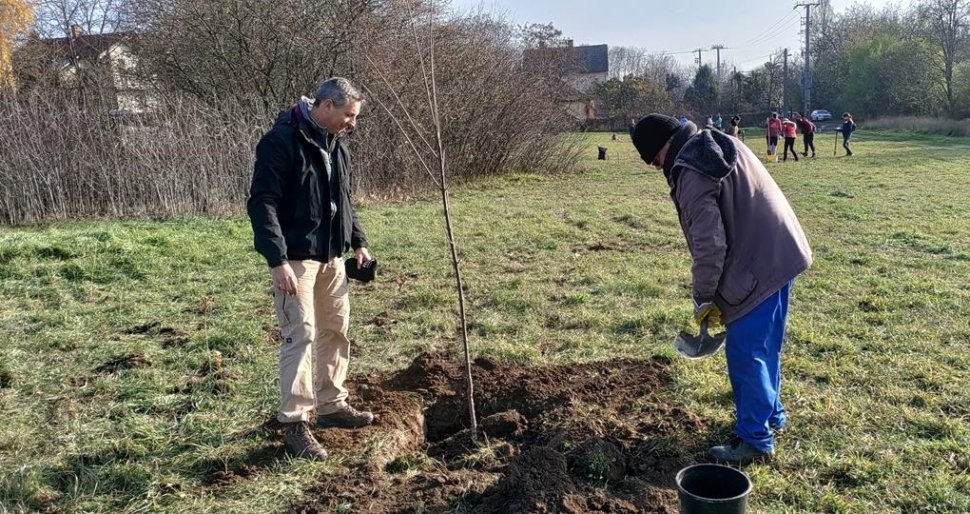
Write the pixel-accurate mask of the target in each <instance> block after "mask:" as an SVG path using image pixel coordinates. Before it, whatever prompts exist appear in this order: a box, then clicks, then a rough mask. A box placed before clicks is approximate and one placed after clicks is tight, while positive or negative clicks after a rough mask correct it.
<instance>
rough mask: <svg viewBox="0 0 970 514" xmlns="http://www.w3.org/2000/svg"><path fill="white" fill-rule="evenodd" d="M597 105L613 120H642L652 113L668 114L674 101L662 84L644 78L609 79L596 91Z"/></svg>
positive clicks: (598, 86)
mask: <svg viewBox="0 0 970 514" xmlns="http://www.w3.org/2000/svg"><path fill="white" fill-rule="evenodd" d="M593 96H594V97H595V99H596V104H597V105H599V106H600V107H601V109H603V110H605V114H606V115H608V116H610V117H618V118H620V119H623V120H628V119H631V118H640V117H642V116H645V115H646V114H649V113H651V112H669V111H670V109H671V108H672V107H673V100H672V99H671V97H670V93H668V92H667V91H666V90H665V89H664V88H663V87H662V86H661V85H660V84H657V83H656V82H654V81H652V80H648V79H646V78H643V77H635V76H627V77H625V78H624V79H623V80H619V79H615V78H614V79H610V80H608V81H606V82H604V83H602V84H597V85H596V87H594V89H593Z"/></svg>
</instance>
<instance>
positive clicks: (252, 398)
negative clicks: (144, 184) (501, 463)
mask: <svg viewBox="0 0 970 514" xmlns="http://www.w3.org/2000/svg"><path fill="white" fill-rule="evenodd" d="M854 139H855V140H856V141H855V143H854V150H855V151H856V152H857V153H856V155H855V156H854V157H851V158H843V157H838V158H836V157H833V156H832V151H831V146H832V143H833V141H832V134H820V135H819V141H818V143H819V144H818V146H819V149H820V152H819V155H820V157H819V158H818V159H815V160H810V159H809V160H804V159H803V160H802V161H801V162H798V163H795V162H788V163H782V164H774V165H770V168H769V169H770V170H771V172H772V174H773V175H774V176H775V178H776V180H777V181H778V183H779V184H780V185H781V187H782V189H783V190H784V191H785V192H786V194H787V195H788V197H789V199H790V201H791V202H792V204H793V206H794V208H795V211H796V213H797V215H798V216H799V219H800V220H801V222H802V224H803V225H804V227H805V229H806V231H807V233H808V235H809V239H810V241H811V243H812V246H813V250H814V255H815V264H814V266H813V267H812V268H811V269H810V270H809V271H808V272H807V273H805V274H804V275H803V276H801V277H800V278H799V279H798V280H797V281H796V283H795V288H794V290H793V299H792V310H791V318H790V324H789V334H788V340H787V343H786V344H787V346H786V353H785V356H784V364H783V366H784V368H783V371H784V380H785V383H784V387H785V389H784V393H783V400H784V401H785V402H786V405H787V407H788V409H789V413H790V424H789V427H790V428H789V429H786V432H785V434H784V435H783V436H781V438H780V439H779V442H778V449H779V452H780V453H779V458H778V459H777V460H776V461H775V462H774V463H773V464H770V465H754V466H750V467H747V468H746V471H747V472H748V473H749V474H750V475H751V477H752V480H753V482H754V484H755V485H754V492H753V494H752V497H751V508H752V510H753V511H754V512H765V513H782V512H840V513H858V512H868V513H883V512H886V513H889V512H903V513H915V512H927V513H928V512H940V513H943V512H954V513H955V512H970V387H968V384H970V141H968V140H967V139H960V138H944V137H931V136H921V135H916V134H908V133H901V132H866V131H859V132H857V133H856V135H855V136H854ZM748 141H749V143H750V144H751V145H752V146H753V148H755V150H756V153H757V154H759V155H760V154H762V153H763V150H764V146H763V142H762V141H763V140H762V139H759V138H757V137H754V135H753V131H750V130H749V136H748ZM586 143H587V144H588V145H589V150H588V151H587V152H586V154H587V155H588V156H589V157H590V161H589V162H588V163H587V164H586V170H587V171H586V172H585V173H584V174H582V175H578V176H565V177H540V176H535V175H530V174H521V175H514V176H508V177H503V178H497V179H492V180H489V181H486V182H483V183H477V184H474V185H471V186H466V187H462V188H458V189H456V190H455V191H453V194H452V200H453V210H454V216H455V227H456V232H457V237H458V244H459V247H460V251H461V257H462V266H463V273H464V276H465V279H466V286H467V296H468V300H469V318H470V323H469V325H470V337H471V344H472V348H473V352H474V353H475V354H476V355H488V356H493V357H497V358H500V359H503V360H507V361H511V362H519V363H560V364H570V363H579V362H586V361H591V360H605V359H612V358H617V357H648V356H653V355H667V356H673V355H674V352H673V350H672V347H671V345H670V341H671V339H672V337H673V336H674V335H675V334H676V333H677V332H678V331H679V330H681V329H684V328H687V327H689V323H690V318H691V308H690V299H689V256H688V254H687V252H686V246H685V244H684V241H683V235H682V234H681V232H680V228H679V226H678V224H677V221H676V218H675V212H674V208H673V206H672V204H671V203H670V200H669V197H668V195H667V192H666V185H665V183H664V180H663V177H662V176H661V175H660V174H659V173H658V172H656V171H654V170H653V169H652V168H650V167H648V166H646V165H644V164H643V163H641V162H639V160H638V159H637V158H636V156H635V154H634V152H633V150H632V147H631V146H630V145H629V142H628V138H627V137H626V136H620V141H615V142H614V141H611V140H610V138H609V137H608V135H604V134H598V135H593V136H590V138H589V139H588V141H587V142H586ZM798 144H799V145H800V144H801V142H800V141H799V142H798ZM597 145H602V146H606V147H608V148H609V153H608V155H609V157H610V159H609V160H607V161H595V160H593V158H594V157H595V154H596V150H595V147H596V146H597ZM827 148H828V149H829V151H826V149H827ZM840 153H841V152H840ZM440 210H441V209H440V205H439V203H438V202H437V201H435V200H429V201H427V202H419V203H411V204H406V205H402V204H394V205H376V204H369V205H365V206H363V207H362V208H361V209H360V211H359V214H360V216H361V218H362V221H363V224H364V227H365V229H366V230H367V232H368V237H369V239H370V241H371V247H372V250H373V253H374V255H375V256H376V257H377V258H378V260H379V261H380V265H381V275H380V280H379V281H377V282H376V283H374V284H369V285H366V286H361V285H358V284H354V285H353V286H352V292H351V294H352V302H353V319H352V325H351V332H352V334H351V338H352V339H353V341H354V344H355V351H356V356H355V360H354V361H353V363H352V373H369V372H373V371H378V370H388V369H398V368H402V367H404V366H406V365H407V364H408V363H409V362H410V361H411V359H412V358H413V357H414V356H415V355H416V354H417V352H419V351H421V350H427V349H450V350H453V351H454V352H455V353H456V355H457V353H458V345H459V341H460V338H459V337H458V334H457V327H458V323H457V319H456V315H455V312H456V295H455V292H454V280H453V278H452V276H451V272H450V269H451V267H450V262H449V260H448V253H447V246H446V243H445V240H444V232H445V231H444V226H443V221H442V217H441V213H440ZM251 238H252V233H251V230H250V228H249V225H248V222H247V221H246V220H242V219H236V220H215V221H214V220H206V219H190V220H180V221H163V222H154V221H122V222H116V221H85V222H76V223H59V224H55V225H50V226H43V227H34V228H0V409H2V410H0V412H2V420H3V423H2V425H0V512H173V513H174V512H247V513H248V512H252V513H257V512H259V513H262V512H276V511H281V510H286V508H287V506H288V505H290V502H291V500H293V499H294V498H298V497H299V495H300V494H301V491H302V488H303V487H304V485H305V484H307V483H309V482H310V481H312V479H313V478H314V477H316V476H318V475H319V474H321V473H327V472H328V471H329V470H331V469H333V468H334V467H335V466H339V465H340V458H339V451H338V452H337V453H338V456H337V457H336V458H335V459H333V460H332V461H331V462H327V463H322V464H317V463H310V462H307V461H302V460H289V459H286V458H282V459H279V458H275V457H272V456H268V457H267V459H266V460H267V462H266V465H265V466H264V467H263V468H262V469H261V470H260V472H259V473H254V474H253V475H252V476H249V477H246V479H245V480H241V481H238V482H236V483H230V484H228V485H225V486H222V487H220V488H213V487H211V485H212V481H213V477H214V476H217V475H218V473H219V471H220V470H222V469H226V468H228V467H229V466H230V464H232V463H233V462H237V461H239V460H241V459H244V458H250V457H251V455H252V454H253V453H254V452H260V451H262V450H261V449H262V448H264V447H265V445H266V439H267V437H268V435H267V434H268V430H269V428H267V427H266V425H267V420H270V419H272V418H273V416H274V412H275V409H276V401H277V394H278V393H277V386H276V384H275V379H276V355H277V354H276V346H275V345H276V342H275V337H276V336H275V318H274V315H273V312H272V309H271V300H270V297H269V295H268V294H267V288H268V286H269V285H270V283H269V275H268V273H267V271H266V269H265V265H264V263H263V262H262V260H261V258H259V257H258V256H257V255H256V254H255V253H254V252H253V251H252V242H251ZM672 367H673V374H674V376H675V378H676V381H675V386H674V387H673V388H672V389H671V390H670V391H667V392H665V394H667V395H669V398H670V401H672V402H678V403H682V404H683V405H685V406H686V407H687V408H688V409H689V410H692V411H694V412H696V413H697V414H698V415H700V416H701V418H702V419H705V420H710V422H711V423H716V424H721V425H730V423H731V410H732V407H731V396H730V387H729V385H728V382H727V376H726V369H725V363H724V359H723V356H718V357H716V358H714V359H709V360H705V361H700V362H688V361H684V360H676V359H674V360H673V364H672ZM614 394H623V391H615V392H614ZM631 401H633V399H631ZM338 450H339V449H338ZM270 457H272V458H270Z"/></svg>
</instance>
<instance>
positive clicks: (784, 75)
mask: <svg viewBox="0 0 970 514" xmlns="http://www.w3.org/2000/svg"><path fill="white" fill-rule="evenodd" d="M782 55H783V60H782V65H781V112H785V113H786V112H787V111H786V110H785V107H786V105H785V103H786V102H788V49H787V48H785V49H784V50H783V54H782Z"/></svg>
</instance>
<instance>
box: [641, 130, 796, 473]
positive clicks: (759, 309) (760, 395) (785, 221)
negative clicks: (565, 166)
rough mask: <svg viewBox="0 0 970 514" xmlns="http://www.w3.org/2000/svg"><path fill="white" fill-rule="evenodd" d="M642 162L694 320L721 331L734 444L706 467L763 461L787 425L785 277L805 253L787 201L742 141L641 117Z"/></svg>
mask: <svg viewBox="0 0 970 514" xmlns="http://www.w3.org/2000/svg"><path fill="white" fill-rule="evenodd" d="M633 144H634V146H635V147H636V149H637V151H638V152H639V153H640V157H641V158H642V159H643V160H644V162H646V163H648V164H652V165H653V166H654V167H655V168H657V169H658V170H663V174H664V177H666V179H667V184H668V185H669V186H670V197H671V199H673V201H674V206H675V207H676V208H677V215H678V217H679V218H680V225H681V228H682V229H683V231H684V236H685V237H686V238H687V247H688V249H689V250H690V253H691V257H692V259H693V266H692V268H691V272H692V275H693V285H692V289H691V291H692V295H693V300H694V319H695V321H696V322H697V323H698V324H699V323H700V322H701V321H702V320H703V319H704V318H709V320H710V322H711V323H712V324H715V323H718V322H721V323H723V324H724V325H725V326H726V327H727V343H726V345H725V353H726V357H727V364H728V375H729V377H730V381H731V388H732V389H733V391H734V406H735V409H736V411H737V412H736V414H737V425H736V427H735V436H736V437H735V438H734V440H732V441H731V442H730V443H728V444H725V445H722V446H715V447H713V448H711V450H710V455H711V457H713V458H714V459H717V460H724V461H732V462H740V463H743V462H750V461H752V460H766V459H770V458H771V457H772V456H773V455H774V432H775V431H777V430H780V429H781V428H782V427H783V426H784V425H785V423H786V422H787V419H786V417H785V408H784V407H783V406H782V404H781V400H780V393H781V349H782V341H783V339H784V336H785V324H786V322H787V318H788V299H789V293H790V291H791V286H792V281H793V280H794V278H795V277H796V276H797V275H798V274H799V273H801V272H802V271H805V270H806V269H808V267H809V266H810V265H811V263H812V252H811V249H810V248H809V245H808V240H807V238H806V237H805V233H804V232H803V231H802V227H801V225H799V223H798V220H797V219H796V217H795V213H794V212H793V211H792V208H791V206H790V205H789V204H788V200H787V199H786V198H785V195H784V194H783V193H782V192H781V189H780V188H779V187H778V185H777V184H776V183H775V181H774V180H773V179H772V178H771V175H770V174H768V171H767V170H766V169H765V167H764V165H762V164H761V161H760V160H759V159H758V158H757V157H756V156H755V155H754V153H752V152H751V150H750V149H749V148H748V147H747V146H746V145H745V144H744V143H743V142H741V141H739V140H738V139H736V138H732V137H730V136H727V135H726V134H723V133H721V132H719V131H716V130H706V129H705V130H698V128H697V126H695V125H694V124H693V123H690V122H688V123H685V124H681V123H680V122H678V120H677V119H676V118H672V117H670V116H664V115H662V114H650V115H648V116H646V117H644V118H643V119H641V120H640V121H639V122H638V123H637V126H636V129H635V130H634V133H633Z"/></svg>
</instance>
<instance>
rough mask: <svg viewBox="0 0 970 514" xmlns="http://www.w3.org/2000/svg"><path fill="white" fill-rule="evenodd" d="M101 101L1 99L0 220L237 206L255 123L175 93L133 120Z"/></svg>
mask: <svg viewBox="0 0 970 514" xmlns="http://www.w3.org/2000/svg"><path fill="white" fill-rule="evenodd" d="M89 102H90V103H89ZM91 104H95V105H91ZM99 107H100V105H97V103H96V102H93V101H87V100H83V99H77V98H71V102H67V101H66V99H65V98H63V97H57V96H26V95H24V96H15V95H5V96H0V142H2V143H0V144H2V146H3V151H2V152H0V222H2V223H4V224H22V223H32V222H38V221H44V220H51V219H66V218H78V217H103V216H111V217H120V216H180V215H190V214H209V215H226V214H235V213H238V212H240V206H239V203H240V202H241V199H243V198H245V196H246V193H247V191H248V186H249V177H248V173H247V172H245V170H247V169H249V168H250V167H251V162H252V155H251V152H252V148H253V147H254V145H255V142H256V140H257V139H258V137H259V134H260V130H261V127H260V126H259V124H257V123H255V122H250V123H225V122H224V118H223V116H224V115H225V113H222V112H220V113H217V112H215V111H213V110H212V109H211V108H209V107H207V106H205V105H201V104H200V103H199V102H198V101H196V100H195V99H192V98H181V97H179V96H172V97H169V98H168V99H167V100H166V101H165V102H163V103H162V105H160V107H159V110H158V111H157V112H155V113H154V114H149V115H144V116H141V117H138V118H127V119H121V118H118V117H116V116H111V115H109V114H108V112H107V111H106V110H104V109H101V108H99Z"/></svg>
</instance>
